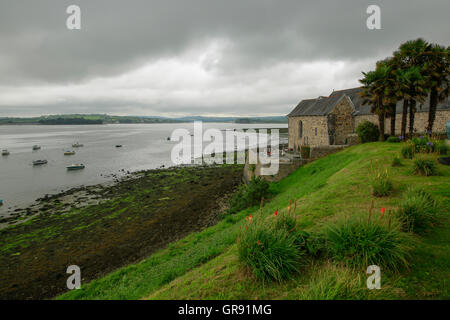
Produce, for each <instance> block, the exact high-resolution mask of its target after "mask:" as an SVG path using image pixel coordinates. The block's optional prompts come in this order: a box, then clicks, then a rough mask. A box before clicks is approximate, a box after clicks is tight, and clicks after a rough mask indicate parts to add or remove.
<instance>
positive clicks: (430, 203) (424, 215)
mask: <svg viewBox="0 0 450 320" xmlns="http://www.w3.org/2000/svg"><path fill="white" fill-rule="evenodd" d="M437 208H438V204H437V202H436V201H435V200H434V199H433V197H432V196H431V195H430V194H429V193H428V192H426V191H424V190H421V189H412V188H409V189H408V190H407V191H406V192H405V194H404V196H403V200H402V202H401V203H400V207H399V209H398V210H397V211H396V215H397V217H398V218H399V219H400V221H401V222H402V224H403V227H404V229H405V230H406V231H409V232H416V233H423V232H425V231H427V230H428V229H429V228H430V227H432V226H433V225H435V223H436V222H437V213H438V209H437Z"/></svg>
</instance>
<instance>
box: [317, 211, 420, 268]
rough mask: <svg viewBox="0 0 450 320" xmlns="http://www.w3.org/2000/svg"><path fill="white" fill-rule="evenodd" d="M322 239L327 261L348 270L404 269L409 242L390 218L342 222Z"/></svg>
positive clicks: (406, 262)
mask: <svg viewBox="0 0 450 320" xmlns="http://www.w3.org/2000/svg"><path fill="white" fill-rule="evenodd" d="M325 237H326V241H327V242H326V243H327V250H328V253H329V255H330V257H331V258H333V259H335V260H338V261H343V262H344V263H346V264H347V265H349V266H351V267H356V268H363V269H365V268H367V267H368V266H370V265H377V266H380V267H381V268H386V269H389V270H399V269H401V268H402V267H406V266H407V265H408V256H409V251H410V249H411V246H412V243H411V238H410V236H409V235H408V234H406V233H404V232H402V231H401V230H400V227H399V225H398V224H397V223H394V220H391V219H390V218H388V219H384V221H383V219H374V218H372V219H370V218H369V219H367V220H366V219H357V218H349V219H343V220H340V221H338V222H337V223H335V224H331V225H329V226H328V228H327V229H326V231H325Z"/></svg>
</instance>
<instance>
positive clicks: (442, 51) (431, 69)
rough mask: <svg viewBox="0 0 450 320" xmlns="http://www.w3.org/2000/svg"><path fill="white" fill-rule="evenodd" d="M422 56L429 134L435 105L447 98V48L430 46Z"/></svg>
mask: <svg viewBox="0 0 450 320" xmlns="http://www.w3.org/2000/svg"><path fill="white" fill-rule="evenodd" d="M424 55H425V57H426V62H425V65H424V73H425V75H426V77H427V80H428V81H427V82H428V88H429V89H430V109H429V111H428V125H427V132H428V133H429V134H431V132H432V131H433V124H434V120H435V118H436V108H437V104H438V102H442V101H444V100H445V99H447V98H448V96H449V79H450V72H449V70H450V63H449V48H445V47H443V46H440V45H437V44H434V45H431V46H430V48H429V50H428V51H427V52H426V53H425V54H424Z"/></svg>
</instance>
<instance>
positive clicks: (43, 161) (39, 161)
mask: <svg viewBox="0 0 450 320" xmlns="http://www.w3.org/2000/svg"><path fill="white" fill-rule="evenodd" d="M47 163H48V161H47V160H35V161H33V166H39V165H42V164H47Z"/></svg>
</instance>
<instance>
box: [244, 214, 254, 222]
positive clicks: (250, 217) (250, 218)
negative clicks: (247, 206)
mask: <svg viewBox="0 0 450 320" xmlns="http://www.w3.org/2000/svg"><path fill="white" fill-rule="evenodd" d="M252 219H253V216H252V215H249V216H248V217H246V218H245V220H247V221H251V220H252Z"/></svg>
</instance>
